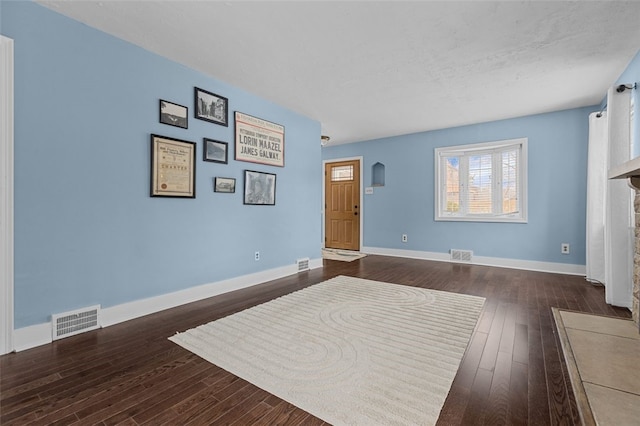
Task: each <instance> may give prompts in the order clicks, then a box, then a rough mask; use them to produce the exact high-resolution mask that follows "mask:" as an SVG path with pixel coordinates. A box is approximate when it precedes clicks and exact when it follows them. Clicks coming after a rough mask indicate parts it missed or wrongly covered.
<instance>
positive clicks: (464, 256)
mask: <svg viewBox="0 0 640 426" xmlns="http://www.w3.org/2000/svg"><path fill="white" fill-rule="evenodd" d="M472 258H473V252H472V251H471V250H456V249H451V261H452V262H462V263H471V260H472Z"/></svg>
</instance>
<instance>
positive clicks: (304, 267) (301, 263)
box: [296, 257, 309, 272]
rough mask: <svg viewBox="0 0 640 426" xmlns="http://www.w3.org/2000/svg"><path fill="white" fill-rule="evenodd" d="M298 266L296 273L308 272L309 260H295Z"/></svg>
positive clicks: (306, 258)
mask: <svg viewBox="0 0 640 426" xmlns="http://www.w3.org/2000/svg"><path fill="white" fill-rule="evenodd" d="M296 263H297V264H298V272H302V271H308V270H309V258H308V257H305V258H304V259H298V260H296Z"/></svg>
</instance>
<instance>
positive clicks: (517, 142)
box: [434, 138, 528, 223]
mask: <svg viewBox="0 0 640 426" xmlns="http://www.w3.org/2000/svg"><path fill="white" fill-rule="evenodd" d="M527 145H528V139H527V138H519V139H507V140H502V141H494V142H484V143H476V144H469V145H457V146H447V147H441V148H436V149H435V152H434V160H435V167H434V169H435V190H434V193H435V194H434V196H435V203H434V204H435V220H436V221H461V222H511V223H527V217H528V214H527V212H528V208H527V188H528V185H527V175H528V173H527V162H528V161H527V157H528V156H527ZM513 147H518V148H519V150H520V152H519V154H520V161H519V168H518V195H519V203H520V209H519V212H518V213H512V214H495V213H491V214H465V212H464V206H463V211H462V212H460V213H452V212H446V211H445V210H444V207H445V206H446V203H447V201H446V187H445V184H446V173H447V170H446V168H445V167H442V165H443V162H442V160H441V159H442V158H443V157H451V156H459V157H462V158H461V161H460V164H461V167H460V178H459V180H460V182H466V180H467V176H468V162H467V161H466V160H467V156H469V155H478V154H481V153H489V152H501V151H504V150H507V149H511V148H513ZM495 164H496V161H495V157H494V161H493V163H492V169H495ZM463 165H464V166H465V167H463ZM501 184H502V181H501V179H496V180H494V181H493V182H492V185H493V188H492V189H493V191H492V192H494V193H499V192H500V191H501V189H500V186H501ZM496 191H498V192H496ZM492 201H493V203H494V204H493V205H494V209H493V211H496V207H499V206H500V204H499V203H498V202H497V197H494V198H493V200H492Z"/></svg>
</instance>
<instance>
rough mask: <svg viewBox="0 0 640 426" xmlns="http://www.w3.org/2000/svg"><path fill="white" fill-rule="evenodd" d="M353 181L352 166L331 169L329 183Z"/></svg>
mask: <svg viewBox="0 0 640 426" xmlns="http://www.w3.org/2000/svg"><path fill="white" fill-rule="evenodd" d="M341 180H353V165H349V166H335V167H331V182H338V181H341Z"/></svg>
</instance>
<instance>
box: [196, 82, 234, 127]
mask: <svg viewBox="0 0 640 426" xmlns="http://www.w3.org/2000/svg"><path fill="white" fill-rule="evenodd" d="M194 98H195V110H196V118H197V119H200V120H206V121H210V122H212V123H216V124H219V125H221V126H227V127H228V126H229V99H227V98H225V97H224V96H220V95H216V94H215V93H211V92H207V91H206V90H203V89H200V88H198V87H196V88H195V95H194Z"/></svg>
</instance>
